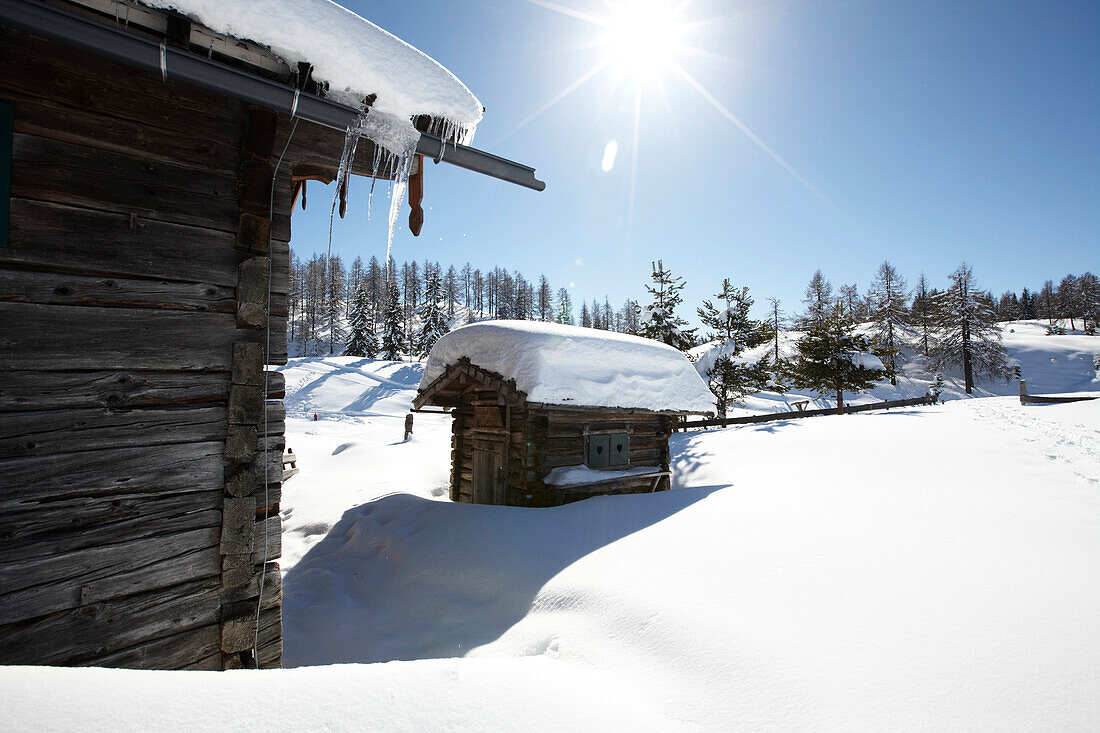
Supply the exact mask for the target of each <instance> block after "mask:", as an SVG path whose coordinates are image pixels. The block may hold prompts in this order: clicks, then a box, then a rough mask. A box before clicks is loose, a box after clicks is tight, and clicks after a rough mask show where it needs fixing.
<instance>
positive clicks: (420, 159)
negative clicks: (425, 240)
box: [409, 155, 424, 237]
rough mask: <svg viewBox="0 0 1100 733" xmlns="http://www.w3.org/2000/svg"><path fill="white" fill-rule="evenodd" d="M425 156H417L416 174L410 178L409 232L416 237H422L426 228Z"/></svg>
mask: <svg viewBox="0 0 1100 733" xmlns="http://www.w3.org/2000/svg"><path fill="white" fill-rule="evenodd" d="M423 201H424V156H423V155H418V156H416V173H413V174H412V175H411V176H409V207H410V208H411V209H412V211H410V212H409V231H410V232H412V235H413V236H414V237H419V236H420V228H421V227H423V226H424V208H423V206H422V205H421V204H422V203H423Z"/></svg>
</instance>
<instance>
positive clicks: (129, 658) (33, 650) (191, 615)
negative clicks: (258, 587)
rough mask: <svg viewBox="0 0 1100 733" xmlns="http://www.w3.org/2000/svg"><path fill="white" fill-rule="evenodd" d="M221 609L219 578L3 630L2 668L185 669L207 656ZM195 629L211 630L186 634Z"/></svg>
mask: <svg viewBox="0 0 1100 733" xmlns="http://www.w3.org/2000/svg"><path fill="white" fill-rule="evenodd" d="M220 606H221V601H220V597H219V588H218V584H217V581H216V579H206V580H203V581H198V582H190V583H183V584H181V585H178V586H176V587H173V588H165V589H160V590H158V591H155V592H151V593H143V594H141V595H137V596H131V597H129V598H122V599H117V600H115V601H110V602H97V603H91V604H88V605H85V606H82V607H79V608H72V609H70V610H68V611H65V612H63V613H58V614H53V615H51V616H47V617H45V618H41V619H38V620H36V621H33V622H30V623H24V624H20V625H18V626H14V627H7V628H4V629H3V632H2V633H0V664H54V665H60V664H64V665H96V666H118V667H135V668H139V669H172V668H175V667H183V666H186V665H187V664H190V663H193V662H194V661H195V660H197V659H199V658H202V657H204V656H208V653H207V651H206V649H207V645H208V640H207V639H206V637H207V636H208V635H209V633H210V631H209V630H210V629H215V630H216V629H217V626H216V625H215V624H216V623H217V620H218V614H219V612H220ZM197 629H206V630H207V631H206V632H205V633H201V634H200V635H199V638H198V639H196V638H195V636H194V635H191V634H187V633H186V632H188V631H191V630H197ZM197 633H198V632H197ZM214 638H215V639H216V638H217V636H216V635H215V637H214ZM196 642H197V643H196ZM215 648H216V647H215Z"/></svg>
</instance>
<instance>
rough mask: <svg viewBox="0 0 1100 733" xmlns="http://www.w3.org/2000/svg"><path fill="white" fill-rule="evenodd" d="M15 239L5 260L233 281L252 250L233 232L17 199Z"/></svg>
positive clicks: (109, 273) (88, 271) (85, 271)
mask: <svg viewBox="0 0 1100 733" xmlns="http://www.w3.org/2000/svg"><path fill="white" fill-rule="evenodd" d="M10 242H11V246H10V247H8V248H6V249H0V261H3V262H18V263H21V264H24V265H29V266H34V267H37V268H40V269H49V270H52V271H57V272H70V273H74V274H82V275H92V276H105V277H148V278H157V279H162V280H170V281H176V282H191V283H209V284H211V285H214V286H220V287H228V288H234V287H236V285H237V266H238V265H239V264H240V263H241V262H242V261H244V260H245V259H246V257H247V255H245V254H244V253H241V252H238V251H237V250H236V249H235V248H234V247H233V235H232V234H229V233H227V232H223V231H218V230H215V229H209V228H205V227H196V226H184V225H180V224H173V223H168V222H161V221H156V220H153V219H147V218H143V217H137V218H133V217H131V215H130V212H128V211H127V212H122V213H118V212H109V211H93V210H91V209H86V208H82V207H79V206H68V205H64V204H56V203H50V202H45V201H31V200H28V199H20V198H12V200H11V230H10Z"/></svg>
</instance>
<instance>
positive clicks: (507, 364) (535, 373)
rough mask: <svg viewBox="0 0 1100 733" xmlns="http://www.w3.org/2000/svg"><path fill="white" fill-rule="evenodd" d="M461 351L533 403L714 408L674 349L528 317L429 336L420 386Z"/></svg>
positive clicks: (684, 409)
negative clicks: (433, 340) (431, 343)
mask: <svg viewBox="0 0 1100 733" xmlns="http://www.w3.org/2000/svg"><path fill="white" fill-rule="evenodd" d="M462 357H466V358H467V359H469V360H470V362H471V363H472V364H474V365H476V366H478V367H480V368H482V369H484V370H486V371H489V372H495V373H497V374H500V375H501V376H503V377H504V378H505V379H512V380H515V383H516V388H517V389H519V390H521V391H523V392H525V393H527V399H528V401H530V402H534V403H540V404H547V405H566V406H584V407H620V408H629V409H639V410H652V411H654V412H690V413H698V414H705V413H711V412H713V411H714V396H713V395H712V394H711V393H710V390H708V389H707V386H706V384H704V383H703V380H702V379H701V378H700V377H699V374H698V373H697V372H696V371H695V368H694V367H693V366H692V365H691V362H689V361H688V360H687V358H686V357H685V356H684V355H683V354H682V353H680V352H679V351H677V350H676V349H674V348H672V347H671V346H666V345H665V344H662V343H659V342H657V341H651V340H649V339H644V338H639V337H637V336H628V335H626V334H621V333H613V332H611V331H599V330H596V329H591V328H580V327H578V326H563V325H561V324H557V323H541V322H536V321H482V322H481V323H472V324H470V325H468V326H463V327H462V328H458V329H456V330H454V331H452V332H451V333H449V334H447V335H446V336H444V337H443V338H441V339H440V340H439V341H437V342H436V344H435V347H434V348H432V351H431V354H430V355H429V356H428V363H427V365H426V366H425V368H424V378H423V380H422V381H421V383H420V389H422V390H423V389H425V388H426V387H427V386H428V385H429V384H431V383H432V382H433V381H434V380H435V379H436V378H438V377H439V376H440V375H442V374H443V373H444V371H445V370H446V368H447V367H448V366H449V365H452V364H455V363H457V362H458V360H459V359H461V358H462Z"/></svg>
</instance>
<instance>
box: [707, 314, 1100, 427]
mask: <svg viewBox="0 0 1100 733" xmlns="http://www.w3.org/2000/svg"><path fill="white" fill-rule="evenodd" d="M999 325H1000V326H1001V339H1002V340H1001V344H1002V345H1003V346H1004V348H1005V350H1006V351H1007V352H1008V358H1009V363H1014V364H1019V366H1020V373H1021V375H1022V377H1023V378H1024V379H1026V380H1027V383H1028V390H1029V391H1030V392H1031V393H1032V394H1066V393H1073V392H1086V393H1087V392H1100V374H1098V373H1097V371H1096V368H1095V366H1094V359H1095V358H1096V357H1097V355H1100V336H1086V335H1084V334H1080V333H1077V334H1073V333H1071V334H1065V335H1060V336H1048V335H1047V333H1046V332H1047V324H1046V322H1045V321H1039V320H1030V321H1007V322H1003V323H1001V324H999ZM859 332H860V333H861V334H863V335H869V326H868V325H866V324H865V325H863V326H861V327H860V328H859ZM802 335H803V334H802V332H800V331H782V332H780V334H779V356H780V358H781V359H786V360H793V359H794V358H795V357H796V356H797V354H798V348H797V344H798V340H799V338H801V337H802ZM918 337H919V334H918V333H916V332H914V331H910V332H908V333H906V338H907V339H908V340H909V341H910V342H914V341H916V340H917V339H918ZM774 348H775V346H774V343H773V342H771V341H769V342H768V343H765V344H761V345H760V346H757V347H756V348H753V349H747V350H745V351H744V352H742V353H741V354H739V355H738V356H737V357H736V359H737V360H738V361H741V362H744V363H749V364H751V363H755V362H757V361H759V360H760V359H762V358H764V357H765V356H771V355H772V354H773V351H774ZM731 352H732V349H731V348H730V346H729V345H728V344H726V343H710V344H704V345H703V346H698V347H696V348H694V349H692V350H691V352H690V353H691V357H692V359H693V360H694V364H695V367H696V369H698V370H699V372H700V374H705V373H706V371H707V370H709V369H711V368H712V367H713V366H714V362H715V360H716V359H717V358H718V357H719V356H722V355H725V354H728V353H731ZM880 363H881V362H880ZM899 367H900V373H899V374H898V377H897V382H898V383H897V385H896V386H895V385H891V384H890V382H889V380H883V381H881V382H879V383H878V384H877V385H875V387H874V388H873V389H870V390H868V391H867V392H863V393H860V394H849V393H845V402H846V403H850V404H853V405H856V404H864V403H868V402H877V401H880V400H896V399H907V398H910V397H920V396H922V395H925V394H927V393H928V391H929V389H930V388H931V386H932V383H933V380H934V379H935V373H934V372H933V371H931V370H930V369H929V366H928V360H927V359H926V358H925V357H924V356H923V354H921V353H920V351H919V350H916V349H913V348H911V347H905V348H903V349H902V350H901V358H900V359H899ZM878 368H881V367H878ZM943 377H944V380H945V386H944V389H943V391H942V392H941V394H940V397H941V399H945V400H954V399H966V398H967V394H966V392H965V391H964V389H963V378H962V371H961V370H960V369H955V370H948V371H945V372H944V373H943ZM1018 391H1019V387H1018V385H1017V383H1016V380H1014V379H1013V380H1009V381H1005V380H1003V379H1000V380H992V381H991V380H988V379H984V378H983V379H979V380H978V383H977V385H976V386H975V388H974V396H975V397H991V396H1007V395H1015V394H1018ZM802 400H809V401H810V402H811V403H812V405H813V407H821V408H824V407H835V406H836V402H835V400H833V399H830V398H828V397H825V398H822V397H819V396H818V394H817V393H816V392H813V391H811V390H791V391H789V392H785V393H782V394H780V393H778V392H759V393H757V394H754V395H751V396H749V397H747V398H745V400H744V401H743V404H742V405H740V406H739V407H735V408H733V409H730V410H729V416H730V417H739V416H742V415H749V414H759V413H762V412H786V411H790V410H792V409H794V408H793V407H792V406H791V404H792V402H794V401H802Z"/></svg>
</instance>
